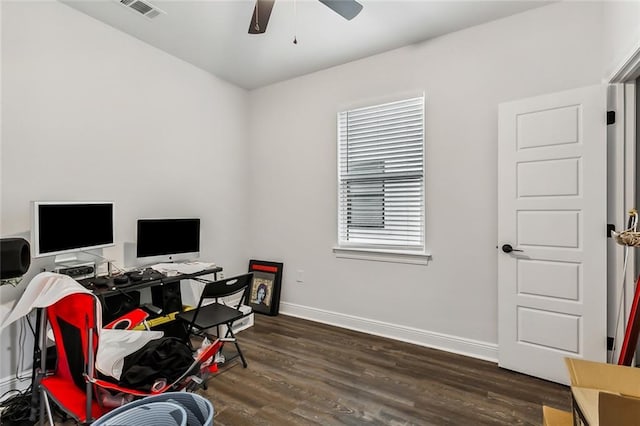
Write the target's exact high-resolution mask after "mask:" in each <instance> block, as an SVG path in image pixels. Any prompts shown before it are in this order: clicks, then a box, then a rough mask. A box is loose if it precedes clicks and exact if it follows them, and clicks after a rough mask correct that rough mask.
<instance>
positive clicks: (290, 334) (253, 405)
mask: <svg viewBox="0 0 640 426" xmlns="http://www.w3.org/2000/svg"><path fill="white" fill-rule="evenodd" d="M238 337H239V341H240V344H241V347H242V349H243V351H244V352H245V355H246V358H247V361H248V363H249V366H248V368H246V369H243V368H242V366H241V365H240V363H239V361H238V362H234V363H233V364H230V366H229V367H228V368H227V369H225V370H224V371H223V372H222V373H221V374H219V375H218V376H216V377H213V378H211V379H210V380H209V388H208V389H207V390H206V391H201V392H200V393H202V394H203V395H206V396H207V397H208V398H209V399H210V400H211V401H212V402H213V405H214V407H215V410H216V413H215V424H216V425H217V426H238V425H278V426H281V425H369V424H372V425H541V424H542V408H541V407H542V404H545V405H550V406H553V407H556V408H561V409H565V410H569V407H570V394H569V389H568V388H567V387H565V386H561V385H558V384H555V383H550V382H546V381H544V380H539V379H535V378H532V377H529V376H525V375H522V374H518V373H514V372H510V371H507V370H502V369H500V368H498V367H497V365H496V364H494V363H491V362H486V361H480V360H477V359H473V358H468V357H464V356H460V355H455V354H451V353H447V352H443V351H438V350H434V349H428V348H423V347H420V346H415V345H411V344H407V343H402V342H397V341H394V340H389V339H384V338H380V337H375V336H371V335H368V334H363V333H358V332H353V331H349V330H344V329H341V328H336V327H331V326H326V325H323V324H318V323H314V322H310V321H305V320H301V319H297V318H292V317H287V316H283V315H280V316H277V317H267V316H263V315H261V316H258V315H256V318H255V326H254V327H252V328H250V329H248V330H245V331H242V332H241V333H239V334H238Z"/></svg>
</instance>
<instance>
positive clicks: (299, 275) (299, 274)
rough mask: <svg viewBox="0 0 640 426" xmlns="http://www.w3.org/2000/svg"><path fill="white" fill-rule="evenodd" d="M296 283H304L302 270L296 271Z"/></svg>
mask: <svg viewBox="0 0 640 426" xmlns="http://www.w3.org/2000/svg"><path fill="white" fill-rule="evenodd" d="M296 282H297V283H303V282H304V271H303V270H302V269H298V272H297V275H296Z"/></svg>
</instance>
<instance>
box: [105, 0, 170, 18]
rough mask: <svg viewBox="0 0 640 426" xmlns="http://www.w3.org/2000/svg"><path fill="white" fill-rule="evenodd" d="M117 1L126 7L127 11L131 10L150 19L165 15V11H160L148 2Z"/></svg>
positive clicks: (134, 0)
mask: <svg viewBox="0 0 640 426" xmlns="http://www.w3.org/2000/svg"><path fill="white" fill-rule="evenodd" d="M116 1H117V2H118V3H120V4H121V5H123V6H125V7H126V8H127V9H131V10H133V11H135V12H136V13H138V14H140V15H142V16H144V17H146V18H149V19H153V18H156V17H157V16H159V15H161V14H165V12H164V11H163V10H161V9H158V8H157V7H155V6H154V5H152V4H151V3H149V2H146V1H142V0H116Z"/></svg>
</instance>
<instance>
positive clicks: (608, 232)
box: [607, 223, 616, 238]
mask: <svg viewBox="0 0 640 426" xmlns="http://www.w3.org/2000/svg"><path fill="white" fill-rule="evenodd" d="M615 230H616V226H615V225H614V224H613V223H608V224H607V238H611V232H612V231H613V232H615Z"/></svg>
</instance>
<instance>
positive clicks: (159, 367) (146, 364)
mask: <svg viewBox="0 0 640 426" xmlns="http://www.w3.org/2000/svg"><path fill="white" fill-rule="evenodd" d="M193 361H194V359H193V355H192V353H191V349H189V347H188V346H187V345H186V344H185V343H183V342H182V341H180V340H179V339H176V338H175V337H162V338H160V339H155V340H152V341H150V342H149V343H147V344H146V345H144V346H143V347H142V348H141V349H139V350H137V351H136V352H134V353H132V354H130V355H127V356H126V357H125V358H124V365H123V368H122V375H121V376H120V385H122V386H126V387H128V388H131V389H138V390H144V391H150V390H151V387H152V386H153V384H154V382H155V381H156V380H157V379H166V381H167V383H172V382H173V381H174V380H176V379H177V378H179V377H180V376H181V375H182V374H184V373H185V372H186V371H187V369H188V368H189V366H190V365H191V364H193Z"/></svg>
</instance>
